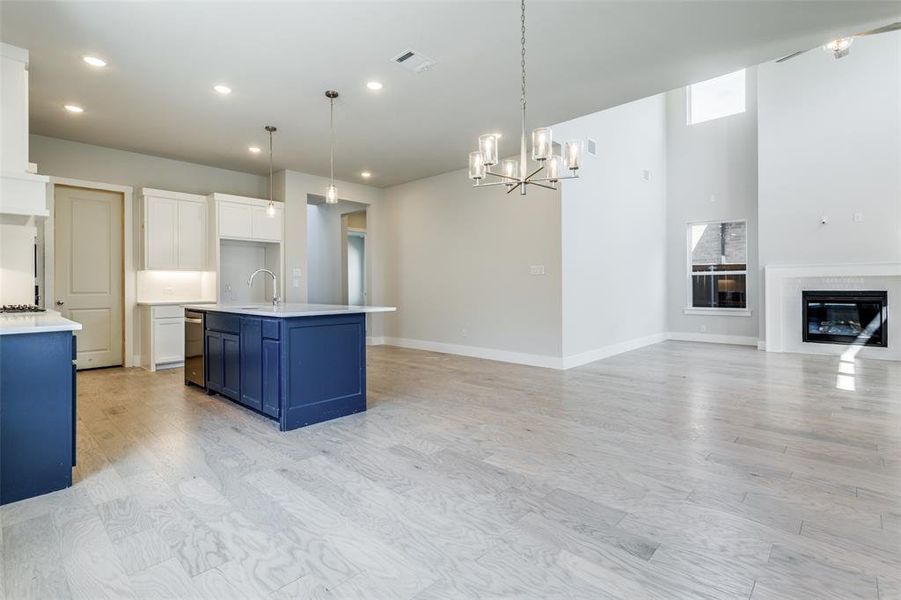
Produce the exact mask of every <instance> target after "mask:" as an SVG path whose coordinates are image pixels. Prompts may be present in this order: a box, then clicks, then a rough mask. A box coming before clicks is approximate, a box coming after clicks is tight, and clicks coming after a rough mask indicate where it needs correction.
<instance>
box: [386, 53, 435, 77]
mask: <svg viewBox="0 0 901 600" xmlns="http://www.w3.org/2000/svg"><path fill="white" fill-rule="evenodd" d="M391 60H392V61H393V62H395V63H397V64H399V65H400V66H402V67H403V68H405V69H406V70H408V71H412V72H413V73H422V72H423V71H428V70H429V69H431V68H432V66H433V65H434V64H435V61H434V60H432V59H431V58H429V57H428V56H426V55H425V54H421V53H419V52H416V51H415V50H404V51H403V52H401V53H400V54H398V55H397V56H395V57H394V58H392V59H391Z"/></svg>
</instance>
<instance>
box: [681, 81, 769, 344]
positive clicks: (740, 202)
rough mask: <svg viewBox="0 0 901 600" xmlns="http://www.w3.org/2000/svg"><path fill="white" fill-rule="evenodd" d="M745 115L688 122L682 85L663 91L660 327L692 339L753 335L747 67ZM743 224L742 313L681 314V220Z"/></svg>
mask: <svg viewBox="0 0 901 600" xmlns="http://www.w3.org/2000/svg"><path fill="white" fill-rule="evenodd" d="M745 93H746V97H745V99H746V105H745V108H746V110H745V112H744V113H741V114H737V115H730V116H728V117H723V118H719V119H714V120H712V121H707V122H704V123H698V124H695V125H689V124H688V109H687V106H686V101H687V93H686V88H679V89H676V90H672V91H670V92H667V94H666V162H667V170H666V193H667V218H666V221H667V225H666V240H667V243H666V269H667V303H666V304H667V312H666V322H667V331H668V332H670V333H674V334H676V336H679V335H680V334H688V336H697V339H710V340H716V339H726V340H733V341H734V340H735V339H736V338H745V339H747V340H750V341H751V342H752V343H753V341H754V340H755V339H756V338H757V337H758V324H757V312H758V306H759V304H758V289H759V288H758V286H759V282H760V281H762V278H759V277H758V267H757V69H756V67H750V68H748V69H747V78H746V87H745ZM726 220H745V221H747V223H748V236H747V239H748V279H747V283H748V287H747V289H748V308H749V309H750V311H751V314H750V315H749V316H721V315H697V314H684V309H685V308H686V307H688V306H689V297H688V295H689V282H688V247H687V244H688V241H687V233H686V232H687V226H688V224H689V223H697V222H704V221H726Z"/></svg>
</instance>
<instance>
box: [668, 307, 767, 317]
mask: <svg viewBox="0 0 901 600" xmlns="http://www.w3.org/2000/svg"><path fill="white" fill-rule="evenodd" d="M682 314H685V315H705V316H708V317H709V316H720V317H750V316H751V309H749V308H713V307H697V306H686V307H685V308H683V309H682Z"/></svg>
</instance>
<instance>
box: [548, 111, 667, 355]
mask: <svg viewBox="0 0 901 600" xmlns="http://www.w3.org/2000/svg"><path fill="white" fill-rule="evenodd" d="M665 118H666V115H665V99H664V97H663V95H658V96H652V97H650V98H645V99H642V100H638V101H635V102H630V103H628V104H624V105H622V106H618V107H615V108H611V109H608V110H604V111H601V112H598V113H594V114H590V115H587V116H584V117H580V118H577V119H573V120H571V121H567V122H565V123H561V124H558V125H554V127H553V132H554V137H555V138H556V139H557V140H561V141H564V140H569V139H584V138H586V137H591V138H593V139H595V140H596V141H597V148H598V152H597V156H596V157H592V156H586V157H585V161H584V167H583V168H582V170H581V171H580V178H579V179H578V180H574V181H565V182H563V184H562V185H563V188H562V189H563V195H562V199H561V203H562V262H563V282H562V296H563V299H562V321H563V328H562V330H563V341H562V354H563V357H564V364H566V361H567V358H568V357H569V358H572V357H579V356H582V357H584V359H585V361H587V360H588V359H591V360H595V359H597V358H601V357H603V356H605V355H607V354H611V353H615V352H618V351H621V350H624V349H628V348H629V347H631V346H632V345H634V346H640V345H643V344H645V343H650V342H653V341H660V340H662V339H663V338H662V336H663V334H664V332H665V318H664V315H665V310H666V308H665V301H666V283H665V282H666V270H665V266H664V253H665V237H666V236H665V227H664V225H665V214H666V153H665V134H666V127H665ZM645 172H647V178H645ZM579 362H583V360H577V361H576V363H575V364H578V363H579Z"/></svg>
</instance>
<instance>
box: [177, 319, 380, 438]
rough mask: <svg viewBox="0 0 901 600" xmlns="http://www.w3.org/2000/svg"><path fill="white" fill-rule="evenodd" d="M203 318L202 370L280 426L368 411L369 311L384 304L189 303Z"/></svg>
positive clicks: (210, 384) (219, 389)
mask: <svg viewBox="0 0 901 600" xmlns="http://www.w3.org/2000/svg"><path fill="white" fill-rule="evenodd" d="M185 308H186V309H189V310H192V311H196V312H200V313H203V315H204V319H203V321H204V324H203V332H204V340H203V346H204V352H203V354H204V375H205V382H206V390H207V392H208V393H210V394H213V393H217V394H219V395H221V396H224V397H226V398H228V399H230V400H233V401H234V402H237V403H239V404H241V405H243V406H245V407H247V408H250V409H251V410H253V411H255V412H257V413H259V414H261V415H263V416H266V417H268V418H270V419H273V420H276V421H278V424H279V428H280V429H281V430H282V431H290V430H292V429H297V428H298V427H304V426H306V425H312V424H313V423H319V422H321V421H327V420H329V419H335V418H338V417H343V416H345V415H350V414H353V413H357V412H361V411H364V410H366V314H367V313H380V312H391V311H394V310H395V308H394V307H386V306H345V305H332V304H290V303H288V304H279V305H277V306H273V305H271V304H253V305H243V306H234V305H226V304H189V305H186V306H185Z"/></svg>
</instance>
